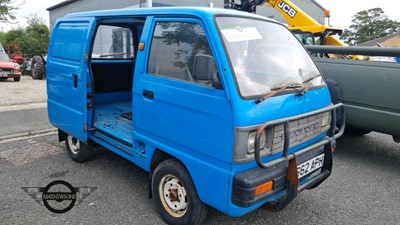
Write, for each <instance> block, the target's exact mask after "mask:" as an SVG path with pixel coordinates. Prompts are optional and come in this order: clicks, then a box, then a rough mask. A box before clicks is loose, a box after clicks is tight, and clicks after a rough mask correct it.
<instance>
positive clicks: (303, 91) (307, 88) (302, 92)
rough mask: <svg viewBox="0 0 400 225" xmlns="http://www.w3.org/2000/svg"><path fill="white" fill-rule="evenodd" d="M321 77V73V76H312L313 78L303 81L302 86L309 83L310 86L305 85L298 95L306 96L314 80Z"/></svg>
mask: <svg viewBox="0 0 400 225" xmlns="http://www.w3.org/2000/svg"><path fill="white" fill-rule="evenodd" d="M319 76H321V74H320V73H319V74H315V75H314V76H312V77H310V78H308V79H307V80H305V81H303V83H302V84H304V83H307V82H308V84H307V85H305V86H303V87H302V88H301V89H300V92H299V93H298V95H304V94H305V93H306V92H307V91H308V90H309V89H310V87H311V84H312V82H311V81H312V80H314V79H315V78H317V77H319Z"/></svg>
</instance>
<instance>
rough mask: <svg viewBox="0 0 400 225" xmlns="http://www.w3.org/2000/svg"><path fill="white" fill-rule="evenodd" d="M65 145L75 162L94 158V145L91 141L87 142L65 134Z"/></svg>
mask: <svg viewBox="0 0 400 225" xmlns="http://www.w3.org/2000/svg"><path fill="white" fill-rule="evenodd" d="M65 146H66V148H67V152H68V155H69V157H70V158H71V159H72V160H74V161H75V162H79V163H83V162H86V161H88V160H90V159H91V158H93V155H94V147H93V144H92V143H91V142H88V144H85V143H83V142H81V141H79V140H78V139H77V138H75V137H73V136H71V135H68V134H65Z"/></svg>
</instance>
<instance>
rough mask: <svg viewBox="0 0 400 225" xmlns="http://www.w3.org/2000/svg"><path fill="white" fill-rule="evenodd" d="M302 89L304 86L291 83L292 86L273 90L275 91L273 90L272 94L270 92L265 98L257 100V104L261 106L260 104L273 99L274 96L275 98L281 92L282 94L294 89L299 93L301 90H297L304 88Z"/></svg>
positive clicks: (287, 85) (288, 85)
mask: <svg viewBox="0 0 400 225" xmlns="http://www.w3.org/2000/svg"><path fill="white" fill-rule="evenodd" d="M302 87H303V85H302V84H293V83H291V84H286V85H284V86H282V87H279V88H273V89H271V92H268V94H266V95H264V96H263V97H261V98H259V99H257V100H256V104H259V103H261V102H263V101H265V100H267V99H269V98H271V97H272V96H274V95H276V94H278V93H279V92H282V91H284V90H286V89H288V88H293V89H295V90H296V91H299V90H297V88H302Z"/></svg>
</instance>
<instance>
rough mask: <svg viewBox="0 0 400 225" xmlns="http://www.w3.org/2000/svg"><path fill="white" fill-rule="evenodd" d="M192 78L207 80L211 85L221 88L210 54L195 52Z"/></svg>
mask: <svg viewBox="0 0 400 225" xmlns="http://www.w3.org/2000/svg"><path fill="white" fill-rule="evenodd" d="M193 78H194V79H196V80H199V81H202V82H207V81H209V82H211V83H212V86H213V87H215V88H217V89H222V84H221V81H220V80H219V77H218V70H217V68H216V67H215V61H214V57H212V56H210V55H205V54H197V55H196V56H195V57H194V65H193Z"/></svg>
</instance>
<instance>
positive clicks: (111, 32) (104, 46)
mask: <svg viewBox="0 0 400 225" xmlns="http://www.w3.org/2000/svg"><path fill="white" fill-rule="evenodd" d="M133 46H134V38H133V36H132V31H131V30H130V29H128V28H124V27H117V26H109V25H100V26H99V28H98V30H97V34H96V39H95V41H94V45H93V52H92V58H94V59H133V58H134V57H135V51H134V47H133Z"/></svg>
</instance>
